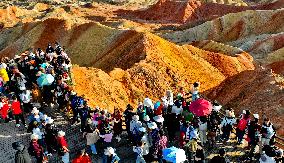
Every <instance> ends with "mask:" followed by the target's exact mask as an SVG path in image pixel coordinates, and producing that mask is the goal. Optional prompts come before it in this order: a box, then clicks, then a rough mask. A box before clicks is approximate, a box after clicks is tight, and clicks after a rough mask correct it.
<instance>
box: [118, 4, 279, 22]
mask: <svg viewBox="0 0 284 163" xmlns="http://www.w3.org/2000/svg"><path fill="white" fill-rule="evenodd" d="M283 2H284V0H279V1H276V2H274V3H270V4H264V5H257V6H233V5H226V4H217V3H201V2H200V1H196V0H187V1H175V0H174V1H171V0H159V2H157V3H156V4H155V5H153V6H151V7H149V8H147V9H141V10H134V11H132V10H121V11H119V12H118V14H119V15H121V16H122V17H125V18H130V19H142V20H147V21H154V22H158V23H190V24H198V23H201V22H205V21H208V20H212V19H214V18H217V17H220V16H223V15H225V14H228V13H236V12H241V11H245V10H269V9H278V8H281V7H283V6H284V3H283Z"/></svg>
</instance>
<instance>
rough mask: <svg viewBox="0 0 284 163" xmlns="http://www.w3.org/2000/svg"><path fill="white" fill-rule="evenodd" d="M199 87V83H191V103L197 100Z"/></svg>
mask: <svg viewBox="0 0 284 163" xmlns="http://www.w3.org/2000/svg"><path fill="white" fill-rule="evenodd" d="M199 87H200V83H199V82H195V83H193V85H192V88H191V94H192V97H191V99H192V100H191V101H195V100H197V99H198V98H199Z"/></svg>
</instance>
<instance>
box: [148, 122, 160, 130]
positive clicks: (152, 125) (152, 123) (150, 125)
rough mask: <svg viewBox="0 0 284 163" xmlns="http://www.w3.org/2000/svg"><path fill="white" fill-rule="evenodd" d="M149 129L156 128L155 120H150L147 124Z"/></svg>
mask: <svg viewBox="0 0 284 163" xmlns="http://www.w3.org/2000/svg"><path fill="white" fill-rule="evenodd" d="M147 126H148V128H149V129H156V128H158V126H157V124H156V123H155V122H151V123H148V124H147Z"/></svg>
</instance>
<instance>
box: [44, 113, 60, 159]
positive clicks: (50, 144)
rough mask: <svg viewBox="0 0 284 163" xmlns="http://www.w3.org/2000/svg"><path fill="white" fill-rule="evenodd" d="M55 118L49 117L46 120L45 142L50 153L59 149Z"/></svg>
mask: <svg viewBox="0 0 284 163" xmlns="http://www.w3.org/2000/svg"><path fill="white" fill-rule="evenodd" d="M53 121H54V120H53V119H52V118H50V117H49V118H47V120H46V125H45V128H44V131H45V133H44V137H45V139H44V140H45V143H46V148H47V152H48V155H50V156H51V155H52V154H53V153H54V152H55V151H56V149H57V146H56V144H57V133H58V131H57V129H56V127H55V126H54V124H53Z"/></svg>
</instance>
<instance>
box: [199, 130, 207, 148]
mask: <svg viewBox="0 0 284 163" xmlns="http://www.w3.org/2000/svg"><path fill="white" fill-rule="evenodd" d="M199 132H200V133H199V136H200V141H201V145H204V144H205V143H206V142H207V135H206V130H200V131H199Z"/></svg>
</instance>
